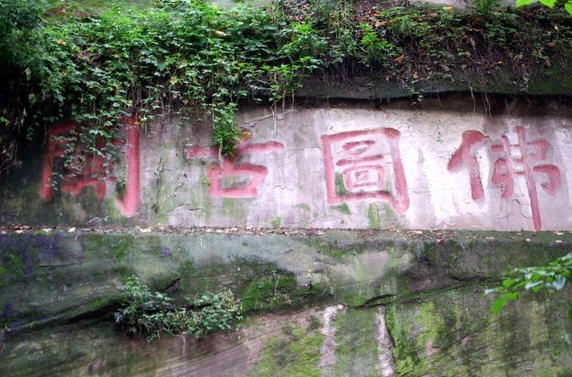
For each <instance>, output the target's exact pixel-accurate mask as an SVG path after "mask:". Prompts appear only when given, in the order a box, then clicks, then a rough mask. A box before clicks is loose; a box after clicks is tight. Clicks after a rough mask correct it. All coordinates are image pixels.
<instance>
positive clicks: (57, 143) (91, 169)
mask: <svg viewBox="0 0 572 377" xmlns="http://www.w3.org/2000/svg"><path fill="white" fill-rule="evenodd" d="M125 126H126V128H127V130H126V132H127V140H126V142H114V144H116V145H125V144H126V147H125V148H126V154H127V156H126V158H127V180H126V187H125V198H124V199H122V200H120V199H116V204H117V206H118V209H119V211H120V213H121V214H123V215H124V216H127V217H132V216H134V215H135V214H136V212H137V209H138V207H139V134H140V129H139V127H138V126H137V125H136V124H135V117H134V116H133V117H129V118H127V119H126V121H125ZM72 131H76V132H78V133H79V132H82V126H81V124H78V123H73V122H64V123H59V124H57V125H55V126H54V127H52V128H51V129H50V131H48V135H47V145H46V150H45V153H44V167H43V172H42V186H41V188H40V197H41V198H42V199H44V200H46V201H49V200H51V199H52V198H53V196H54V187H53V178H52V177H53V173H54V168H55V162H56V158H58V157H61V156H63V155H64V154H65V150H66V147H67V144H68V143H67V140H66V139H65V137H66V136H69V135H70V134H71V133H72ZM96 147H97V149H98V150H100V149H101V148H103V147H104V141H103V138H98V139H97V140H96ZM112 168H113V166H112V164H108V165H107V166H106V165H105V160H104V157H103V156H102V155H100V154H86V153H81V152H80V153H77V154H76V155H75V156H74V158H73V161H72V162H71V163H70V164H69V165H68V166H67V173H66V174H65V175H64V183H63V185H62V191H66V192H69V193H70V194H71V195H72V196H77V195H79V194H80V193H81V192H82V191H83V189H84V188H85V187H93V188H94V190H95V197H96V198H97V199H98V200H102V199H103V198H105V193H106V181H114V180H115V179H116V178H115V177H113V176H112V172H111V171H112Z"/></svg>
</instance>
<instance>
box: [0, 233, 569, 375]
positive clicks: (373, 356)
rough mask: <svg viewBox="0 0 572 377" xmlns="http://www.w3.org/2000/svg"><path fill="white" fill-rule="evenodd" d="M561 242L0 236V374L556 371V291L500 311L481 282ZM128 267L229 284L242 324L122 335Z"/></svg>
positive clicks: (209, 285) (187, 293)
mask: <svg viewBox="0 0 572 377" xmlns="http://www.w3.org/2000/svg"><path fill="white" fill-rule="evenodd" d="M571 243H572V234H570V233H569V232H566V233H561V232H558V233H548V232H541V233H532V232H521V233H518V234H517V233H501V232H469V231H463V232H447V231H425V232H421V231H416V232H409V231H392V232H380V231H313V232H303V231H285V230H281V231H270V230H266V231H249V232H247V231H244V230H243V231H239V230H224V231H223V230H221V229H214V230H210V231H209V230H207V229H202V230H200V231H187V232H172V231H171V232H169V231H166V230H163V231H159V229H156V230H153V231H152V232H146V229H143V232H142V231H137V230H133V231H129V232H109V231H108V232H102V231H89V230H85V229H84V230H79V229H75V230H72V231H69V230H67V229H66V230H65V231H64V229H60V230H57V229H54V230H51V231H49V232H46V231H41V230H39V231H31V230H28V231H22V230H18V231H17V232H15V231H12V232H8V231H4V234H2V235H0V248H1V250H2V254H1V258H2V259H1V262H2V267H3V270H2V281H1V283H2V285H1V288H0V304H1V308H2V321H3V324H4V330H3V332H2V349H1V357H2V362H1V363H0V373H1V374H2V375H6V376H30V375H33V376H36V375H37V376H54V375H69V376H78V375H101V376H117V375H121V376H131V375H133V376H136V375H157V376H171V375H172V376H183V375H184V376H206V375H212V376H267V375H268V376H269V375H281V376H312V375H324V376H369V375H383V376H401V375H403V376H427V375H431V376H449V375H454V376H481V375H493V376H539V375H542V376H565V375H566V373H568V371H569V370H570V368H572V357H571V354H570V352H569V350H570V337H569V335H570V330H571V327H570V326H571V325H570V323H568V322H567V319H566V318H567V316H566V310H567V303H568V302H569V300H570V298H571V297H572V292H571V291H570V289H569V288H568V290H565V291H564V292H559V294H557V295H544V296H526V297H525V298H524V300H522V301H521V302H518V303H516V304H513V305H510V306H508V307H507V308H506V309H505V311H504V312H503V313H502V314H501V315H500V316H496V315H493V314H491V313H490V307H491V303H492V300H493V298H492V297H489V296H484V295H483V293H482V292H483V290H484V288H485V287H486V286H487V284H489V283H490V282H491V281H494V279H496V278H498V276H499V275H500V274H501V273H502V272H503V271H505V270H506V269H509V268H511V267H515V266H519V265H530V264H541V263H546V262H547V261H549V260H552V259H553V258H555V257H556V256H559V255H563V254H565V253H566V252H567V250H568V249H569V247H570V244H571ZM132 274H136V275H137V276H139V277H141V279H142V280H143V281H144V282H145V283H147V284H148V285H150V286H151V287H152V288H153V289H158V290H163V291H166V292H169V293H170V294H172V295H173V296H175V297H197V296H199V295H200V294H202V293H204V292H206V291H217V290H220V289H223V288H230V289H232V290H233V291H234V292H235V293H236V295H237V296H240V298H241V302H242V306H243V310H244V311H245V313H246V314H247V316H248V317H249V318H250V319H249V320H247V321H246V322H244V323H242V324H240V325H239V327H238V329H237V330H235V331H232V332H230V333H226V334H218V335H214V336H208V337H205V338H203V339H200V340H196V339H194V338H192V337H190V336H177V337H165V338H162V339H160V340H159V341H157V342H155V343H151V344H147V343H146V341H145V340H144V339H134V338H129V337H126V336H125V335H123V334H121V333H120V332H119V331H118V329H117V328H116V327H115V326H114V323H113V319H112V316H111V313H112V312H113V311H114V310H116V309H117V305H118V303H119V300H120V297H121V286H122V282H123V280H124V278H125V277H126V276H129V275H132ZM268 311H272V312H275V314H268ZM265 313H266V314H265Z"/></svg>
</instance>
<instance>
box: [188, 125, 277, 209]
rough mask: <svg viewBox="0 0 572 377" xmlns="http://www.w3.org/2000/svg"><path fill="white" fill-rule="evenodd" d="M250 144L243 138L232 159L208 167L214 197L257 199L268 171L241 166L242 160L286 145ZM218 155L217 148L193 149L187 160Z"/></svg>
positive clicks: (222, 160) (262, 167) (191, 148)
mask: <svg viewBox="0 0 572 377" xmlns="http://www.w3.org/2000/svg"><path fill="white" fill-rule="evenodd" d="M249 141H250V136H249V135H246V134H245V135H243V138H242V139H241V141H240V142H239V143H238V145H237V148H236V151H235V154H234V156H233V157H232V158H226V157H221V161H220V165H219V164H216V163H213V164H210V165H209V166H208V172H207V180H208V182H209V193H210V195H211V196H212V197H213V198H255V197H256V196H257V195H258V188H259V186H260V185H261V184H262V182H264V179H265V178H266V176H267V175H268V169H267V168H266V167H264V166H262V165H253V164H249V163H241V162H239V161H240V159H241V157H244V156H246V155H248V154H253V153H266V152H274V151H279V150H283V149H284V145H283V144H282V143H279V142H275V141H271V142H267V143H255V144H251V143H249ZM218 156H219V151H218V149H217V148H215V147H198V146H190V147H188V148H187V150H186V151H185V158H186V159H187V160H192V159H197V158H216V157H218Z"/></svg>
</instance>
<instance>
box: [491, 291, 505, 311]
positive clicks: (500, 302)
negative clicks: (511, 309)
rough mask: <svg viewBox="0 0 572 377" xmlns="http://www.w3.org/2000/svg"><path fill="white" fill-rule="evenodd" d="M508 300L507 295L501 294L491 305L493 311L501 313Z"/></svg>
mask: <svg viewBox="0 0 572 377" xmlns="http://www.w3.org/2000/svg"><path fill="white" fill-rule="evenodd" d="M506 302H507V297H506V296H505V295H500V296H499V297H497V298H496V299H495V301H494V302H493V306H492V307H491V312H492V313H493V314H499V313H500V312H501V310H502V308H503V307H504V306H505V305H506Z"/></svg>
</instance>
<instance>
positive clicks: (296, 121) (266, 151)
mask: <svg viewBox="0 0 572 377" xmlns="http://www.w3.org/2000/svg"><path fill="white" fill-rule="evenodd" d="M487 101H488V102H483V103H481V102H480V101H475V100H474V99H471V98H470V96H448V97H444V98H442V99H433V100H426V101H424V102H423V104H422V105H411V104H410V103H409V102H403V101H397V102H394V103H389V104H385V105H376V104H374V103H372V102H358V103H348V102H339V103H321V104H319V105H317V106H302V105H300V106H298V105H297V106H293V107H287V108H285V109H281V110H278V111H277V112H272V111H271V110H270V109H269V108H266V107H254V108H250V109H245V110H243V111H241V112H240V113H239V115H238V122H239V125H240V126H241V127H242V128H244V130H245V133H244V135H243V139H242V141H241V142H240V144H239V148H238V150H237V153H236V155H235V157H234V158H232V159H228V158H220V157H219V153H218V150H217V149H216V148H213V147H212V146H211V141H210V140H211V136H210V134H209V130H210V127H208V125H204V124H203V125H200V124H198V123H197V122H192V121H184V122H183V121H180V120H177V119H171V120H167V121H165V122H164V123H157V124H155V125H153V126H150V127H149V129H147V130H146V131H145V132H142V131H141V130H139V129H138V128H137V127H136V126H134V124H135V123H134V122H135V120H134V119H131V118H129V119H126V120H124V124H125V134H124V135H123V138H121V140H117V142H118V144H120V145H122V147H121V148H122V152H121V153H119V155H120V157H121V161H116V162H115V163H114V164H113V165H105V164H104V161H103V158H102V157H101V156H89V155H82V156H78V158H83V159H84V160H85V161H88V164H87V166H86V167H85V169H84V170H82V171H81V172H80V173H79V174H78V172H73V173H72V172H69V171H68V172H66V171H63V170H61V168H60V167H61V162H62V161H61V160H62V159H61V157H59V156H60V155H61V151H62V150H63V149H64V148H65V145H64V143H63V142H62V139H61V136H64V135H66V134H67V133H69V132H73V130H74V127H77V125H73V124H69V123H66V124H59V125H56V126H54V128H52V129H51V130H50V131H49V132H48V138H47V142H46V146H45V148H44V150H43V151H42V152H41V153H39V154H34V153H31V154H30V160H29V161H28V162H27V163H26V165H25V166H26V168H25V169H24V168H22V169H20V171H18V172H16V173H15V174H14V175H13V176H11V177H8V178H5V179H3V181H2V183H1V185H0V203H1V205H2V208H3V210H2V212H1V213H0V223H2V224H13V225H18V224H26V225H40V226H52V225H63V226H106V225H130V226H133V225H137V226H142V227H147V226H150V225H154V226H160V225H162V226H175V227H181V226H182V227H189V226H217V227H233V226H239V227H256V228H266V227H287V228H305V229H313V228H317V229H322V228H350V229H368V228H369V229H372V228H373V229H376V228H399V229H481V230H506V231H518V230H522V229H526V230H562V229H570V227H571V226H572V215H571V214H572V202H571V199H570V198H571V196H572V191H571V190H572V188H571V186H570V183H569V182H570V181H571V180H572V175H571V174H572V173H570V170H569V169H568V166H570V165H571V164H572V152H571V151H572V149H571V148H570V145H571V144H572V136H570V135H571V134H572V128H571V127H572V124H571V123H570V119H572V117H571V116H572V115H571V114H572V113H571V112H570V107H569V106H568V104H569V101H566V100H556V99H554V100H537V101H536V102H534V101H532V102H531V103H525V102H524V100H516V99H515V100H508V99H502V98H501V99H496V100H493V99H490V100H487ZM485 104H488V105H487V107H485V106H484V105H485ZM198 126H201V127H198ZM57 177H60V178H59V179H57ZM16 188H17V189H16Z"/></svg>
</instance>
